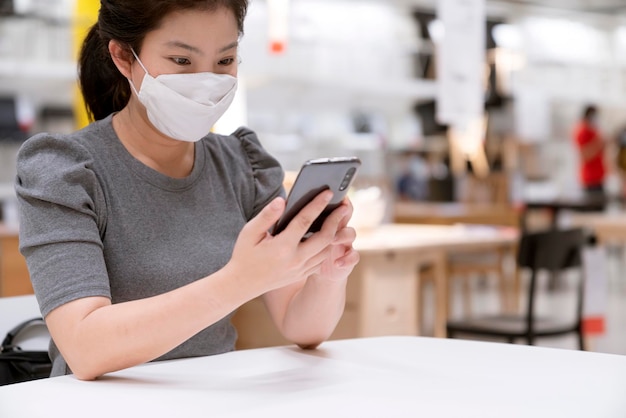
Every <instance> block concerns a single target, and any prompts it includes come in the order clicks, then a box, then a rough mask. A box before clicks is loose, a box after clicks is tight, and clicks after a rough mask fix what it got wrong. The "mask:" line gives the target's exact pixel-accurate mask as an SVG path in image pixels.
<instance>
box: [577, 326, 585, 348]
mask: <svg viewBox="0 0 626 418" xmlns="http://www.w3.org/2000/svg"><path fill="white" fill-rule="evenodd" d="M578 348H579V349H580V350H581V351H585V337H584V335H583V332H582V330H580V329H579V330H578Z"/></svg>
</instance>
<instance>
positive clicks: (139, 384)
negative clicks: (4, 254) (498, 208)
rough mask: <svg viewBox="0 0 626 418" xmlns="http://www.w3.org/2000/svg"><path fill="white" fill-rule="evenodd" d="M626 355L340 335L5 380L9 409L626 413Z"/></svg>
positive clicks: (614, 417)
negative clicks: (308, 346) (81, 373)
mask: <svg viewBox="0 0 626 418" xmlns="http://www.w3.org/2000/svg"><path fill="white" fill-rule="evenodd" d="M624 388H626V357H623V356H617V355H610V354H599V353H591V352H579V351H569V350H557V349H551V348H539V347H530V346H522V345H507V344H500V343H490V342H475V341H463V340H448V339H438V338H426V337H406V336H405V337H376V338H368V339H353V340H337V341H329V342H326V343H324V344H323V345H322V346H321V347H320V348H319V349H318V350H315V351H303V350H300V349H297V348H294V347H290V346H288V347H271V348H263V349H254V350H242V351H235V352H232V353H228V354H223V355H218V356H212V357H200V358H194V359H185V360H175V361H169V362H161V363H151V364H148V365H143V366H138V367H134V368H131V369H128V370H125V371H121V372H117V373H112V374H110V375H107V376H105V377H102V378H100V379H98V380H97V381H92V382H83V381H79V380H77V379H75V378H74V377H73V376H63V377H57V378H51V379H44V380H39V381H34V382H27V383H20V384H16V385H9V386H4V387H0V416H1V417H10V418H21V417H27V418H36V417H51V416H55V417H56V416H59V417H65V418H74V417H80V418H83V417H87V416H88V417H90V418H97V417H103V418H111V417H117V416H121V417H134V416H136V417H151V418H158V417H167V418H172V417H269V418H277V417H290V418H291V417H298V418H301V417H316V418H319V417H376V418H379V417H394V418H395V417H412V418H414V417H429V418H430V417H455V418H457V417H480V418H490V417H497V418H502V417H507V418H521V417H524V418H525V417H532V418H540V417H549V418H553V417H568V418H577V417H581V418H582V417H585V418H588V417H594V418H609V417H610V418H618V417H624V416H626V396H624Z"/></svg>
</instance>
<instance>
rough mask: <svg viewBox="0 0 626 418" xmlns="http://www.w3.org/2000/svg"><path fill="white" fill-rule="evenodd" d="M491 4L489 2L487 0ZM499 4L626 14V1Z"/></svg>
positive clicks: (536, 0)
mask: <svg viewBox="0 0 626 418" xmlns="http://www.w3.org/2000/svg"><path fill="white" fill-rule="evenodd" d="M487 1H488V2H489V0H487ZM498 3H509V4H517V5H528V6H540V7H549V8H555V9H564V10H576V11H585V12H592V13H601V14H623V13H626V0H498Z"/></svg>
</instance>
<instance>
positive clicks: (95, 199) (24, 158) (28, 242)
mask: <svg viewBox="0 0 626 418" xmlns="http://www.w3.org/2000/svg"><path fill="white" fill-rule="evenodd" d="M93 165H94V160H93V156H92V155H91V154H90V153H89V152H88V150H87V149H86V148H85V147H84V146H83V145H81V144H80V143H79V142H78V141H76V140H75V138H72V137H69V136H61V135H57V136H55V135H49V134H39V135H36V136H34V137H32V138H30V139H29V140H27V141H26V142H25V143H24V145H22V147H21V148H20V151H19V152H18V156H17V177H16V180H15V191H16V194H17V197H18V202H19V212H20V231H19V234H20V251H21V252H22V254H23V255H24V256H25V258H26V262H27V265H28V270H29V273H30V278H31V282H32V284H33V288H34V290H35V294H36V296H37V300H38V302H39V306H40V309H41V312H42V315H44V316H46V315H47V314H48V313H49V312H50V311H52V310H53V309H55V308H56V307H58V306H60V305H62V304H65V303H67V302H70V301H72V300H75V299H78V298H82V297H89V296H104V297H109V298H110V286H109V281H108V275H107V269H106V265H105V262H104V257H103V250H102V239H101V236H102V235H101V234H102V233H103V232H104V230H105V225H106V219H105V217H106V216H105V213H106V210H105V207H106V202H105V199H104V195H103V193H102V188H101V186H100V184H99V182H98V178H97V175H96V173H95V171H94V168H93Z"/></svg>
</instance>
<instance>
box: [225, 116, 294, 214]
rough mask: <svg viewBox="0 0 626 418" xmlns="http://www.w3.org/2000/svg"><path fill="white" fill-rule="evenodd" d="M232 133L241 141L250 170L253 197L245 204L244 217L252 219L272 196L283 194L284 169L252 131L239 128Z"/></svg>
mask: <svg viewBox="0 0 626 418" xmlns="http://www.w3.org/2000/svg"><path fill="white" fill-rule="evenodd" d="M233 135H234V136H236V137H237V138H239V140H240V141H241V146H242V147H243V149H244V152H245V154H246V156H247V158H248V163H249V165H250V168H251V170H252V177H253V184H254V197H253V202H251V205H246V206H248V209H247V212H248V213H246V217H247V219H252V218H253V217H255V216H256V215H257V214H258V213H259V212H260V211H261V209H263V208H264V207H265V206H266V205H267V204H268V203H269V202H270V201H272V200H273V199H274V198H276V197H278V196H283V197H284V196H285V190H284V188H283V178H284V171H283V169H282V167H281V165H280V163H279V162H278V160H276V158H274V157H273V156H271V155H270V154H269V153H268V152H267V150H265V148H263V146H262V145H261V143H260V141H259V138H258V137H257V135H256V134H255V133H254V132H253V131H251V130H250V129H248V128H239V129H238V130H237V131H235V132H234V133H233Z"/></svg>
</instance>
